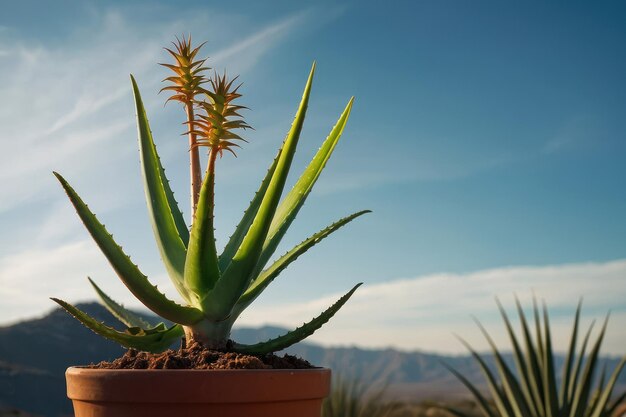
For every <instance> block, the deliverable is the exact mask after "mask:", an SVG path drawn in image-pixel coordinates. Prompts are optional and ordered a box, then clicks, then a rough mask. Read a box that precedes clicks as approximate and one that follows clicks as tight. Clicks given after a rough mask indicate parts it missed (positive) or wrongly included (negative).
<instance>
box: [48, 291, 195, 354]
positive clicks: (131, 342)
mask: <svg viewBox="0 0 626 417" xmlns="http://www.w3.org/2000/svg"><path fill="white" fill-rule="evenodd" d="M52 300H53V301H55V302H56V303H57V304H59V305H60V306H61V307H63V308H64V309H65V310H66V311H67V312H68V313H70V314H71V315H72V316H74V317H75V318H76V319H77V320H78V321H80V322H81V323H83V324H84V325H85V326H86V327H88V328H89V329H91V330H93V331H94V332H95V333H97V334H99V335H100V336H103V337H105V338H107V339H110V340H113V341H115V342H117V343H119V344H120V345H122V346H124V347H126V348H133V349H138V350H145V351H147V352H161V351H163V350H165V349H167V348H168V347H169V346H170V345H171V344H172V343H174V341H175V340H176V339H179V338H181V337H182V336H183V334H184V332H183V328H182V326H180V325H178V324H176V325H174V326H172V327H170V328H169V329H167V328H165V325H163V323H160V324H159V325H157V326H155V327H153V328H150V329H140V328H138V327H134V328H131V329H128V331H126V332H120V331H118V330H115V329H114V328H112V327H109V326H106V325H105V324H103V323H100V322H99V321H98V320H96V319H94V318H93V317H90V316H89V315H88V314H87V313H85V312H83V311H81V310H79V309H78V308H76V307H74V306H73V305H71V304H69V303H66V302H65V301H63V300H59V299H58V298H52Z"/></svg>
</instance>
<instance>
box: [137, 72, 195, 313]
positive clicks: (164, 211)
mask: <svg viewBox="0 0 626 417" xmlns="http://www.w3.org/2000/svg"><path fill="white" fill-rule="evenodd" d="M131 83H132V85H133V93H134V96H135V109H136V112H137V131H138V136H139V155H140V159H141V172H142V175H143V184H144V190H145V194H146V202H147V204H148V213H149V216H150V221H151V223H152V230H153V232H154V237H155V239H156V243H157V247H158V248H159V252H160V253H161V259H163V263H164V264H165V268H166V269H167V272H168V274H169V276H170V278H171V280H172V282H173V283H174V286H175V287H176V289H177V290H178V292H179V293H180V295H181V296H182V297H183V298H184V299H185V300H186V301H189V295H188V293H187V290H186V289H185V287H184V285H183V271H184V268H185V256H186V252H187V248H186V246H187V244H188V242H189V230H187V225H186V224H185V220H184V219H183V215H182V213H181V211H180V209H179V208H178V204H177V203H176V200H175V199H174V194H173V193H172V190H171V188H170V186H169V182H168V180H167V178H166V177H165V170H164V169H163V166H162V165H161V161H160V159H159V155H158V154H157V150H156V146H155V145H154V140H153V139H152V132H151V131H150V125H149V123H148V118H147V116H146V111H145V108H144V106H143V102H142V100H141V94H140V93H139V88H138V87H137V83H136V81H135V79H134V78H133V76H132V75H131Z"/></svg>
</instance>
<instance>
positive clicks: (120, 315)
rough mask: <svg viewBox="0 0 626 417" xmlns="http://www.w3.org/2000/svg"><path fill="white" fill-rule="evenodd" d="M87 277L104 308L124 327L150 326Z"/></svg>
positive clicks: (150, 325) (145, 327)
mask: <svg viewBox="0 0 626 417" xmlns="http://www.w3.org/2000/svg"><path fill="white" fill-rule="evenodd" d="M87 279H88V280H89V283H90V284H91V286H92V287H93V289H94V290H95V291H96V294H98V297H100V301H102V304H103V305H104V306H105V307H106V309H107V310H109V312H110V313H111V314H113V316H114V317H115V318H116V319H118V320H119V321H120V322H122V323H123V324H124V325H125V326H126V327H141V328H144V329H147V328H149V327H152V324H150V323H148V322H147V321H145V320H144V319H142V318H141V317H139V316H138V315H137V314H135V313H133V312H132V311H130V310H128V309H126V308H124V306H123V305H121V304H120V303H118V302H116V301H115V300H113V299H112V298H111V297H109V296H108V295H107V294H106V293H105V292H104V291H102V290H101V289H100V287H98V286H97V285H96V283H95V282H93V280H92V279H91V278H89V277H87Z"/></svg>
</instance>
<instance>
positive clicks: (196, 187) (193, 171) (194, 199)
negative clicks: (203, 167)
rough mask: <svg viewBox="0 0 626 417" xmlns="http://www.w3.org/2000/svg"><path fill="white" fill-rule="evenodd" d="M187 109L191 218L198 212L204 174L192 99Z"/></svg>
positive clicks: (186, 106) (186, 105) (186, 104)
mask: <svg viewBox="0 0 626 417" xmlns="http://www.w3.org/2000/svg"><path fill="white" fill-rule="evenodd" d="M185 109H186V110H187V122H188V123H189V130H190V132H189V178H190V180H191V218H192V219H193V218H194V216H195V214H196V206H197V205H198V198H199V195H200V187H201V186H202V174H201V171H200V152H199V150H198V146H196V134H195V133H193V132H191V130H193V127H194V126H193V121H194V120H195V119H194V113H193V104H192V102H191V101H189V102H187V103H185Z"/></svg>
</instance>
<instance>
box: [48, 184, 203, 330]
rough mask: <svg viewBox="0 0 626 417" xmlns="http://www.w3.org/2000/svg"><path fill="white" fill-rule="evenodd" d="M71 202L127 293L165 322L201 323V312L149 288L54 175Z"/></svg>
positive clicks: (86, 208) (108, 235)
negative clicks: (130, 293)
mask: <svg viewBox="0 0 626 417" xmlns="http://www.w3.org/2000/svg"><path fill="white" fill-rule="evenodd" d="M54 175H55V176H56V177H57V179H58V180H59V182H60V183H61V185H62V186H63V188H64V189H65V192H66V193H67V195H68V197H69V199H70V201H71V202H72V204H73V205H74V208H75V209H76V212H77V213H78V216H79V217H80V218H81V220H82V221H83V223H84V225H85V227H86V228H87V230H88V231H89V233H90V234H91V236H92V237H93V239H94V241H95V242H96V244H97V245H98V246H99V247H100V250H101V251H102V253H103V254H104V256H106V258H107V259H108V260H109V263H110V264H111V266H112V267H113V269H114V270H115V272H116V273H117V275H118V276H119V277H120V279H121V280H122V282H123V283H124V284H125V285H126V287H128V289H129V290H130V291H131V292H132V293H133V294H134V295H135V297H137V299H139V301H141V302H142V303H143V304H144V305H145V306H146V307H148V308H149V309H150V310H152V311H154V312H155V313H156V314H158V315H159V316H161V317H163V318H164V319H167V320H171V321H173V322H175V323H180V324H194V323H197V322H198V321H200V320H201V319H202V312H201V311H200V310H198V309H196V308H193V307H185V306H181V305H179V304H176V303H175V302H173V301H171V300H169V299H168V298H167V297H165V295H163V294H162V293H161V292H160V291H159V290H158V289H157V288H156V287H155V286H153V285H152V284H150V282H149V281H148V278H147V277H146V276H145V275H144V274H143V273H142V272H141V271H140V270H139V268H138V267H137V265H135V264H134V263H133V262H132V261H131V260H130V258H129V257H128V256H127V255H126V254H125V253H124V251H123V250H122V248H121V247H120V246H119V245H118V244H117V243H116V242H115V240H113V236H111V235H110V234H109V232H107V230H106V229H105V228H104V225H103V224H102V223H100V222H99V221H98V219H97V218H96V216H95V215H94V214H93V213H92V212H91V211H90V210H89V208H88V207H87V205H86V204H85V203H84V202H83V200H82V199H81V198H80V197H79V196H78V194H77V193H76V191H74V189H73V188H72V187H70V185H69V184H68V183H67V181H65V179H64V178H63V177H62V176H61V175H60V174H58V173H56V172H55V173H54Z"/></svg>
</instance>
